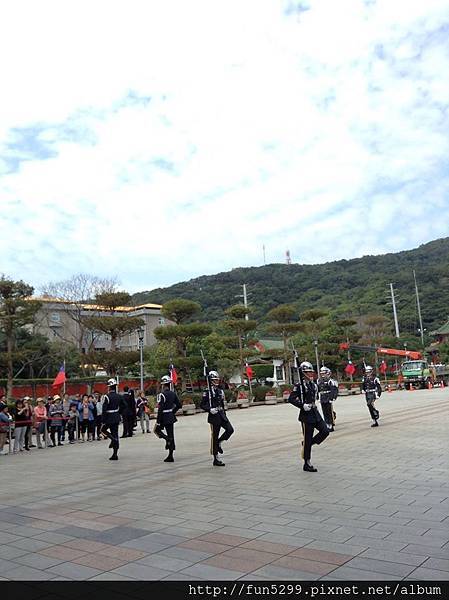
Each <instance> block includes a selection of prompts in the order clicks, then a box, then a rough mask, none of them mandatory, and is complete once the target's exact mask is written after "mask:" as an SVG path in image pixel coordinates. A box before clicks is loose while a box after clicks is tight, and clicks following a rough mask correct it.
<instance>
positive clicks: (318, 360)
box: [313, 340, 320, 375]
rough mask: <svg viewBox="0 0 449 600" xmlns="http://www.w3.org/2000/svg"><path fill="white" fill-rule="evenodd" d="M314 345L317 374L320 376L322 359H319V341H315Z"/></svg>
mask: <svg viewBox="0 0 449 600" xmlns="http://www.w3.org/2000/svg"><path fill="white" fill-rule="evenodd" d="M313 345H314V346H315V360H316V372H317V375H319V374H320V359H319V358H318V340H313Z"/></svg>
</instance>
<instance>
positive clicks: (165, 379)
mask: <svg viewBox="0 0 449 600" xmlns="http://www.w3.org/2000/svg"><path fill="white" fill-rule="evenodd" d="M161 383H171V377H170V376H169V375H164V376H163V377H162V378H161Z"/></svg>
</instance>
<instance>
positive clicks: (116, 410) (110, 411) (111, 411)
mask: <svg viewBox="0 0 449 600" xmlns="http://www.w3.org/2000/svg"><path fill="white" fill-rule="evenodd" d="M118 411H119V409H118V408H116V409H115V410H107V411H106V412H109V413H113V412H118Z"/></svg>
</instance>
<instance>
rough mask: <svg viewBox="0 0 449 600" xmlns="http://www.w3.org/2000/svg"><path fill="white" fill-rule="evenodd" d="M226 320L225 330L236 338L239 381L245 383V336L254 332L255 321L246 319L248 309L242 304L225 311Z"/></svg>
mask: <svg viewBox="0 0 449 600" xmlns="http://www.w3.org/2000/svg"><path fill="white" fill-rule="evenodd" d="M225 314H226V319H225V320H224V321H223V325H224V327H225V329H229V330H230V331H232V332H233V334H234V335H235V336H236V337H237V341H238V346H239V363H240V365H239V366H240V379H241V382H242V384H243V382H244V381H245V362H244V360H243V347H244V341H246V337H247V334H248V333H249V332H250V331H254V330H255V329H256V327H257V321H254V320H249V319H246V317H247V316H248V314H249V310H248V308H247V307H246V306H245V305H243V304H235V305H234V306H231V307H230V308H228V309H226V310H225Z"/></svg>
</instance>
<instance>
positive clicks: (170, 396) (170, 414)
mask: <svg viewBox="0 0 449 600" xmlns="http://www.w3.org/2000/svg"><path fill="white" fill-rule="evenodd" d="M181 406H182V405H181V402H180V401H179V398H178V395H177V394H176V392H172V391H171V390H170V388H169V387H168V386H167V387H165V388H164V390H163V392H162V393H161V394H159V404H158V410H157V421H156V426H155V428H154V433H155V434H156V435H157V436H158V437H159V438H161V439H163V440H165V442H166V443H165V449H166V450H168V456H167V458H166V459H165V461H164V462H174V459H173V451H174V450H175V449H176V448H175V423H176V422H177V420H178V419H177V418H176V413H177V412H178V410H179V409H180V408H181ZM164 429H165V433H164V432H163V430H164Z"/></svg>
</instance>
